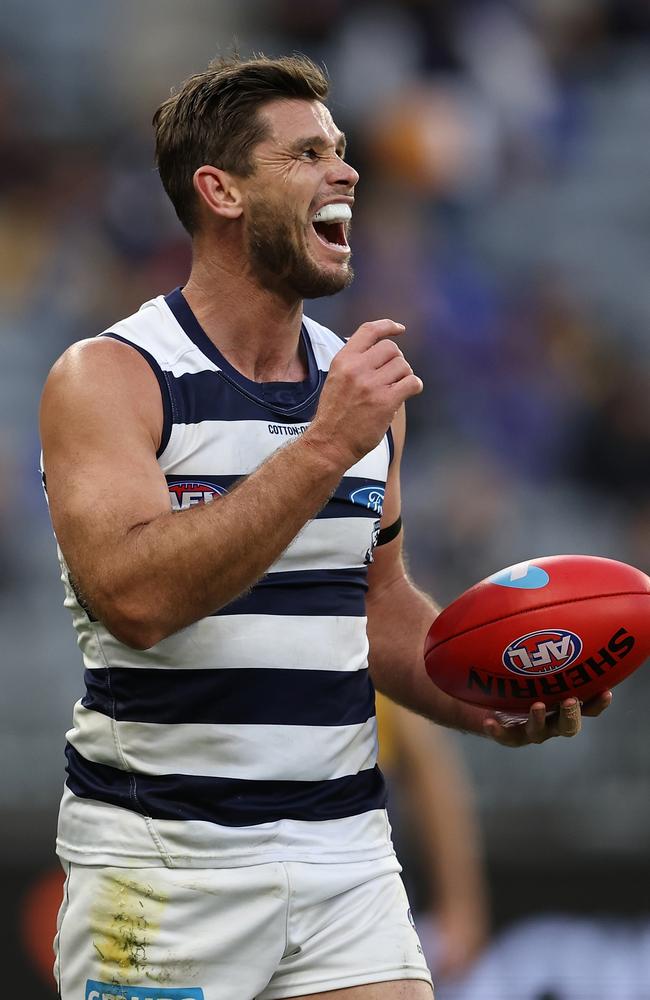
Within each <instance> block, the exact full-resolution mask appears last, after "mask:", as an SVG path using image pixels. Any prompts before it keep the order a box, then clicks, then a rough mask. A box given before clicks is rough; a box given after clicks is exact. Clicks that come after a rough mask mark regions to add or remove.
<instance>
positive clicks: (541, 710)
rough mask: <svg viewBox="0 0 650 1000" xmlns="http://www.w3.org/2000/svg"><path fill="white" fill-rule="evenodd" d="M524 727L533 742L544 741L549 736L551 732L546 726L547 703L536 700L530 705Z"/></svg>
mask: <svg viewBox="0 0 650 1000" xmlns="http://www.w3.org/2000/svg"><path fill="white" fill-rule="evenodd" d="M524 728H525V730H526V735H527V736H528V739H529V740H530V742H531V743H543V742H544V740H545V739H547V738H548V736H549V735H550V733H549V732H548V730H547V727H546V705H544V704H543V702H541V701H536V702H535V703H534V704H532V705H531V706H530V710H529V712H528V721H527V722H526V725H525V727H524Z"/></svg>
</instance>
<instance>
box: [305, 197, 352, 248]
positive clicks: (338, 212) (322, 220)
mask: <svg viewBox="0 0 650 1000" xmlns="http://www.w3.org/2000/svg"><path fill="white" fill-rule="evenodd" d="M351 218H352V211H351V210H350V206H349V205H345V204H330V205H324V206H323V208H321V209H320V211H319V212H317V213H316V215H315V216H314V218H313V219H312V226H313V229H314V232H315V233H316V236H317V237H318V239H319V240H320V242H321V243H324V244H325V246H326V247H328V248H329V249H330V250H336V251H338V252H339V253H349V252H350V247H349V245H348V240H347V232H346V229H347V223H348V222H349V221H350V219H351Z"/></svg>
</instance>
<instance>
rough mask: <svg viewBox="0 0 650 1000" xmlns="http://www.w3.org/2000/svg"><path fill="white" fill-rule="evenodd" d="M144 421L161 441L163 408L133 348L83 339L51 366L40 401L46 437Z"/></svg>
mask: <svg viewBox="0 0 650 1000" xmlns="http://www.w3.org/2000/svg"><path fill="white" fill-rule="evenodd" d="M123 419H131V420H133V419H137V420H141V421H142V422H143V423H144V424H145V425H146V426H147V427H149V428H150V429H151V433H152V437H154V438H155V437H159V436H160V426H161V425H162V403H161V395H160V389H159V386H158V382H157V380H156V377H155V375H154V373H153V371H152V369H151V366H150V365H149V364H148V363H147V361H146V360H145V358H144V357H143V356H142V355H141V354H140V353H139V352H138V350H137V349H134V348H133V347H132V346H130V345H129V344H126V343H124V342H122V341H119V340H114V339H112V338H109V337H94V338H91V339H88V340H81V341H79V342H78V343H75V344H73V345H72V346H71V347H69V348H68V349H67V351H65V352H64V353H63V354H62V355H61V357H60V358H59V359H58V360H57V361H56V362H55V364H54V365H53V366H52V369H51V371H50V373H49V375H48V377H47V380H46V382H45V386H44V388H43V394H42V397H41V407H40V423H41V431H42V434H43V436H44V438H46V437H50V436H51V435H52V434H55V435H57V434H58V433H61V432H65V431H66V429H67V430H68V431H69V430H71V429H75V433H77V434H78V435H79V436H81V435H83V433H84V431H86V430H88V429H89V428H90V427H91V426H94V425H95V423H96V422H97V421H99V420H101V422H102V423H104V422H107V423H108V422H110V423H113V425H114V426H116V427H117V426H118V424H119V423H120V422H121V420H123Z"/></svg>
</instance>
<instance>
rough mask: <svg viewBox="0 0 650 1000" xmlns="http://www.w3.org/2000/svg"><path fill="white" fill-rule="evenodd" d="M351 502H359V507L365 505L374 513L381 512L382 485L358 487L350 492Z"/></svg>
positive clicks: (382, 499)
mask: <svg viewBox="0 0 650 1000" xmlns="http://www.w3.org/2000/svg"><path fill="white" fill-rule="evenodd" d="M350 500H351V501H352V503H356V504H359V506H360V507H367V508H368V510H373V511H374V512H375V514H381V512H382V510H383V507H384V487H383V486H362V487H361V488H360V489H358V490H355V491H354V493H350Z"/></svg>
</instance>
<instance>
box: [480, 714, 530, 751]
mask: <svg viewBox="0 0 650 1000" xmlns="http://www.w3.org/2000/svg"><path fill="white" fill-rule="evenodd" d="M483 733H484V735H485V736H487V738H488V739H490V740H494V742H495V743H498V744H499V745H500V746H502V747H520V746H523V745H525V744H526V743H528V742H529V740H528V735H527V733H526V731H525V726H523V725H522V726H508V727H506V726H502V725H500V724H499V723H498V722H497V720H496V719H494V718H487V719H485V720H484V722H483Z"/></svg>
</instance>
